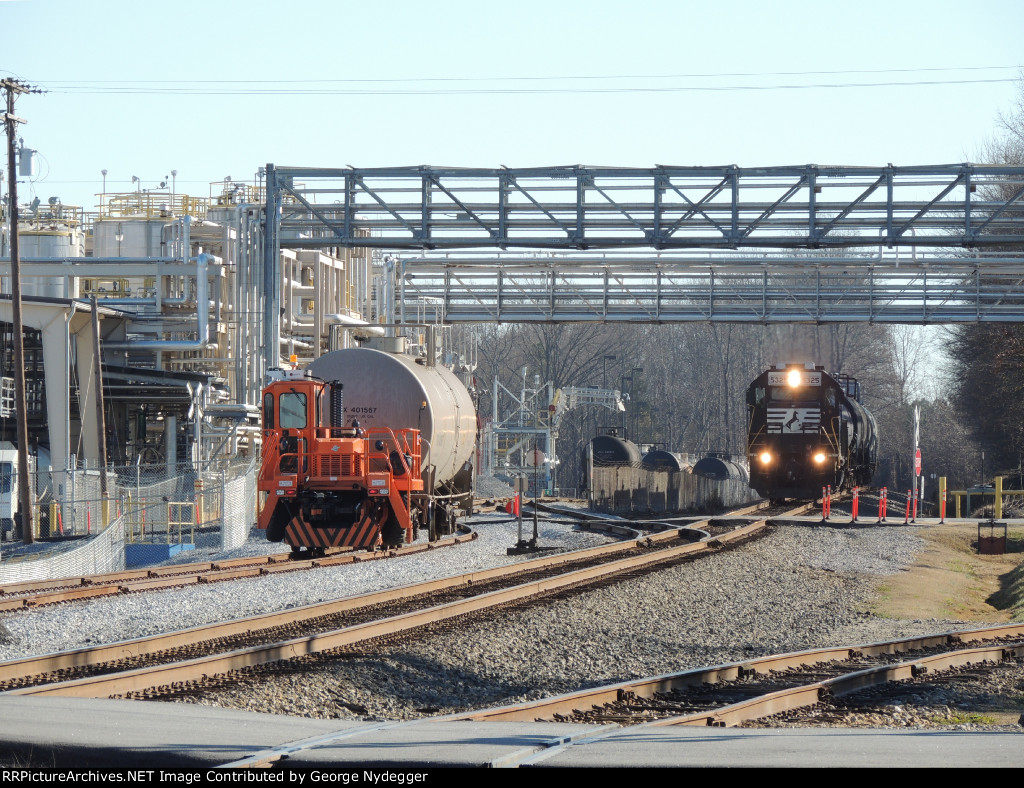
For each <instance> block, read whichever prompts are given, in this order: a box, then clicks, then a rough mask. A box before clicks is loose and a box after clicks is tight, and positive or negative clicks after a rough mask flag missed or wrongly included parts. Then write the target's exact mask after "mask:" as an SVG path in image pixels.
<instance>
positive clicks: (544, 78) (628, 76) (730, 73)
mask: <svg viewBox="0 0 1024 788" xmlns="http://www.w3.org/2000/svg"><path fill="white" fill-rule="evenodd" d="M1022 68H1024V66H1021V65H1011V66H936V67H925V68H875V69H867V68H865V69H841V70H829V71H723V72H709V73H690V74H578V75H568V74H563V75H560V76H556V75H540V76H495V77H375V78H370V79H299V80H295V79H192V80H180V79H110V80H105V79H95V80H92V79H90V80H61V84H62V85H65V86H72V85H82V86H86V85H137V84H141V85H159V84H174V85H181V84H186V85H187V84H193V85H203V84H212V85H243V84H259V85H267V84H285V85H290V86H294V85H296V84H308V85H311V84H341V85H346V84H347V85H351V84H373V83H395V82H406V83H413V84H415V83H423V82H520V81H522V82H536V81H545V82H553V81H562V80H614V79H721V78H724V77H793V76H839V75H846V74H915V73H934V72H938V71H941V72H946V71H1010V70H1013V71H1017V70H1020V69H1022Z"/></svg>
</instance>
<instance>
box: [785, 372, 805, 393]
mask: <svg viewBox="0 0 1024 788" xmlns="http://www.w3.org/2000/svg"><path fill="white" fill-rule="evenodd" d="M786 382H787V383H788V384H789V387H790V388H793V389H795V388H796V387H797V386H799V385H800V383H801V382H802V378H801V375H800V370H799V369H791V370H790V371H789V372H788V373H786Z"/></svg>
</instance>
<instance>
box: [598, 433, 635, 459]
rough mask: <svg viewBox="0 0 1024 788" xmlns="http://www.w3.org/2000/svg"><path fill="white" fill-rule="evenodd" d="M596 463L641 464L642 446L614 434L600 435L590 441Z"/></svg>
mask: <svg viewBox="0 0 1024 788" xmlns="http://www.w3.org/2000/svg"><path fill="white" fill-rule="evenodd" d="M590 447H591V451H592V452H593V456H594V464H595V465H639V464H640V447H639V446H637V445H636V444H635V443H633V442H632V441H627V440H622V438H616V437H615V436H614V435H598V436H597V437H596V438H594V439H593V440H591V441H590Z"/></svg>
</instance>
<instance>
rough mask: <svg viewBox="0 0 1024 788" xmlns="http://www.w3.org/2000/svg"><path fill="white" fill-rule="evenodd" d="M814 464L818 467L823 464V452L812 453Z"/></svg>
mask: <svg viewBox="0 0 1024 788" xmlns="http://www.w3.org/2000/svg"><path fill="white" fill-rule="evenodd" d="M814 462H815V463H817V464H818V465H821V464H822V463H823V462H825V452H823V451H816V452H814Z"/></svg>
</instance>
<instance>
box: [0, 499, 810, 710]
mask: <svg viewBox="0 0 1024 788" xmlns="http://www.w3.org/2000/svg"><path fill="white" fill-rule="evenodd" d="M804 509H806V507H800V509H799V510H804ZM795 511H796V510H795ZM767 526H768V521H767V520H760V521H757V522H754V523H752V524H750V525H747V526H744V527H741V528H737V529H735V530H734V531H732V532H729V533H727V534H723V535H720V536H718V537H714V538H712V539H707V540H703V541H701V542H691V543H687V544H683V545H679V546H675V547H671V546H670V547H667V548H665V549H663V550H659V551H656V552H653V553H650V552H648V553H642V554H640V555H637V556H632V557H628V558H623V559H618V560H616V561H613V562H610V563H606V564H600V565H598V566H594V567H588V568H585V569H580V570H575V571H570V572H568V573H565V574H562V575H558V576H556V577H551V578H545V579H542V580H536V581H531V582H528V583H524V584H520V585H517V586H514V587H511V588H508V589H501V590H498V591H492V592H489V593H486V594H481V595H478V596H474V597H471V598H468V599H465V600H461V601H456V602H450V603H447V604H443V605H437V606H434V607H430V608H426V609H423V610H420V611H415V612H411V613H406V614H402V615H399V616H393V617H390V618H386V619H382V620H378V621H373V622H368V623H365V624H359V625H355V626H352V627H346V628H342V629H339V630H334V631H331V632H324V633H320V634H316V635H312V636H304V637H299V638H292V639H289V640H285V641H280V642H277V643H272V644H268V645H262V646H254V647H250V648H244V649H238V650H235V651H231V652H227V653H222V654H216V655H211V656H207V657H201V658H197V659H192V660H187V661H184V662H179V663H171V664H165V665H160V666H154V667H150V668H140V669H137V670H130V671H124V672H121V673H111V674H106V675H101V676H93V677H88V678H83V679H76V680H72V681H65V682H60V683H56V684H49V685H41V686H33V687H24V688H20V689H14V690H9V691H8V692H10V693H11V694H18V695H71V696H75V697H109V696H111V695H124V694H128V693H142V692H146V691H150V690H154V689H157V688H161V687H169V686H170V687H173V686H178V685H182V684H184V683H187V682H191V681H197V680H201V679H203V678H205V677H209V676H213V675H220V674H224V673H229V672H231V671H236V670H241V669H243V668H249V667H254V666H257V665H262V664H266V663H270V662H277V661H281V660H288V659H295V658H298V657H304V656H309V655H311V654H315V653H318V652H323V651H330V650H333V649H337V648H342V647H345V646H350V645H352V644H354V643H358V642H362V641H365V640H369V639H372V638H376V637H381V636H384V635H392V634H395V633H398V632H403V631H408V630H411V629H416V628H418V627H422V626H425V625H427V624H431V623H436V622H439V621H444V620H447V619H451V618H455V617H457V616H462V615H466V614H468V613H473V612H477V611H480V610H485V609H487V608H491V607H495V606H499V605H505V604H509V603H512V602H516V601H519V600H522V599H526V598H529V597H532V596H537V595H541V594H546V593H550V592H553V591H557V590H561V589H565V588H567V587H570V586H574V585H579V584H582V583H587V582H593V581H594V580H598V579H601V578H602V577H609V576H613V575H617V574H621V573H623V572H628V571H631V570H636V569H639V568H643V567H646V566H653V565H655V564H658V563H664V562H666V561H672V560H676V559H680V558H683V557H685V556H688V555H692V556H695V555H698V554H701V553H706V552H711V551H715V550H717V549H719V548H721V547H722V546H723V545H725V544H732V543H736V542H740V541H743V540H744V539H747V538H750V537H751V536H753V535H754V534H756V533H757V532H759V531H761V530H763V529H765V528H767ZM675 535H676V534H675V532H668V533H667V535H666V536H663V535H662V534H655V535H654V536H652V537H650V538H646V537H645V538H644V539H641V540H637V541H636V542H632V543H626V546H623V545H605V546H602V547H598V548H591V549H590V550H586V551H577V552H574V553H562V554H559V555H558V556H550V557H547V558H542V559H535V560H534V561H529V562H522V563H520V564H516V565H513V566H511V567H509V566H506V567H498V568H496V569H491V570H486V571H484V572H477V573H472V576H469V575H462V576H458V577H454V578H445V579H442V580H438V581H431V582H429V583H425V584H415V585H413V586H406V587H405V588H404V589H399V591H400V592H402V593H403V594H404V595H405V596H423V595H424V594H425V593H429V590H431V589H432V588H442V587H445V584H448V585H449V586H451V585H462V584H471V583H472V582H479V581H480V580H481V579H484V578H492V577H497V576H501V575H512V574H515V573H521V572H523V571H524V567H526V566H528V567H529V568H530V569H536V568H539V567H541V566H544V565H552V564H557V563H566V562H567V561H574V560H578V559H579V558H580V556H581V555H582V554H584V553H586V554H590V555H599V554H601V553H602V552H611V551H610V550H608V548H618V549H619V550H623V549H633V548H634V547H636V546H642V545H643V544H644V543H649V542H654V541H664V540H665V539H670V538H672V537H674V536H675ZM654 537H661V539H660V540H656V539H655V538H654ZM395 594H396V592H395V591H394V590H392V591H386V592H377V593H376V594H370V595H364V596H362V597H355V598H351V599H349V600H342V601H341V602H340V603H331V604H343V605H348V608H347V609H353V608H354V607H362V606H366V605H367V604H368V602H367V600H368V599H370V598H377V599H379V600H382V601H391V599H392V598H394V595H395ZM326 607H327V605H316V606H309V607H307V608H304V609H303V608H300V609H297V610H291V611H285V612H281V613H276V614H269V615H267V616H261V617H257V618H255V619H240V620H237V621H234V622H229V623H228V624H227V625H208V626H206V627H199V628H196V629H194V630H185V631H183V632H180V633H172V634H171V635H166V636H157V637H156V638H146V639H142V640H141V641H127V642H125V643H122V644H113V645H111V646H106V647H99V648H97V649H84V650H78V651H72V652H61V653H59V654H54V655H47V657H48V658H49V659H50V660H52V665H51V666H50V667H49V670H50V671H52V670H56V669H58V668H59V667H60V666H64V667H74V666H79V665H81V664H83V663H82V662H81V661H78V660H80V659H81V658H83V657H85V658H88V659H95V658H96V655H99V654H103V655H104V657H105V658H104V659H98V660H97V661H102V662H106V661H110V660H111V659H116V658H117V657H116V656H115V655H116V654H118V653H125V652H124V649H125V647H127V648H128V649H131V648H133V647H138V646H140V645H145V646H146V647H148V648H151V649H152V650H164V649H167V648H170V647H171V645H170V644H171V643H172V642H173V643H175V645H184V644H185V643H194V642H197V640H202V641H205V640H210V639H213V638H214V637H220V636H223V634H224V631H225V630H224V629H222V628H223V627H232V628H233V630H234V631H251V630H253V629H256V628H263V626H264V622H265V621H267V620H270V619H272V618H274V619H275V620H281V621H286V622H287V621H294V620H296V619H299V618H307V617H310V616H309V615H308V613H309V611H310V610H312V609H314V608H319V609H325V608H326ZM296 613H302V614H303V615H302V616H296V615H295V614H296ZM242 628H244V629H242ZM214 633H216V634H214ZM196 634H200V635H201V637H199V638H196V637H195V635H196ZM156 641H162V642H163V645H162V646H161V648H153V644H154V643H155V642H156ZM119 650H120V651H119ZM83 652H85V653H83ZM127 653H131V652H130V651H129V652H127ZM147 653H148V652H147ZM41 659H45V658H41ZM32 661H33V658H28V659H25V660H17V661H14V662H11V663H0V680H3V679H4V677H5V674H13V675H11V677H12V678H15V677H22V676H25V675H29V673H28V672H27V671H26V668H28V669H29V670H32V671H34V673H33V675H34V674H35V673H39V672H43V671H40V670H37V669H36V668H35V667H34V666H31V667H30V663H32Z"/></svg>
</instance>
